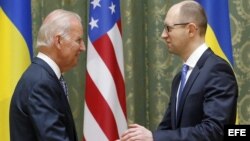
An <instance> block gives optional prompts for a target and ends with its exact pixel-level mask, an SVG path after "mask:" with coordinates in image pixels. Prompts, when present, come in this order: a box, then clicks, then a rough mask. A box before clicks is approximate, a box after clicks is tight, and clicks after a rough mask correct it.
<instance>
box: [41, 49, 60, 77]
mask: <svg viewBox="0 0 250 141" xmlns="http://www.w3.org/2000/svg"><path fill="white" fill-rule="evenodd" d="M37 57H38V58H40V59H42V60H44V61H45V62H46V63H47V64H48V65H49V66H50V67H51V68H52V70H53V71H54V72H55V74H56V76H57V78H58V79H59V78H60V77H61V71H60V69H59V67H58V65H57V64H56V63H55V62H54V61H53V60H52V59H51V58H49V56H47V55H46V54H44V53H42V52H39V53H38V54H37Z"/></svg>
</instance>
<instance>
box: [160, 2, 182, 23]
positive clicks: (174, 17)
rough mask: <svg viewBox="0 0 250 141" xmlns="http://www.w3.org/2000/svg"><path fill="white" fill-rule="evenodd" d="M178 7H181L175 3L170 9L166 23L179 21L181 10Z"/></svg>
mask: <svg viewBox="0 0 250 141" xmlns="http://www.w3.org/2000/svg"><path fill="white" fill-rule="evenodd" d="M178 7H179V6H178V5H174V6H173V7H171V8H170V9H169V11H168V12H167V14H166V17H165V20H164V23H165V24H172V23H175V22H178V21H179V17H180V15H179V13H180V10H179V8H178Z"/></svg>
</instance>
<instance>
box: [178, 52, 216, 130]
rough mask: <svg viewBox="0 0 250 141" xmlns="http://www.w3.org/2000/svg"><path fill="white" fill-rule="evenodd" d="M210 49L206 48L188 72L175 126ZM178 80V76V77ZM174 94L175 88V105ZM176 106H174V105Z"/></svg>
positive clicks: (209, 53)
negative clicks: (190, 71)
mask: <svg viewBox="0 0 250 141" xmlns="http://www.w3.org/2000/svg"><path fill="white" fill-rule="evenodd" d="M211 53H212V51H211V49H210V48H208V49H207V50H206V51H205V52H204V53H203V55H202V56H201V58H200V59H199V60H198V62H197V64H196V66H195V67H194V69H193V71H192V73H191V74H190V76H189V78H188V80H187V82H186V85H185V87H184V89H183V93H182V97H181V100H180V105H179V106H178V113H177V119H176V125H177V127H178V126H179V124H180V119H181V116H182V111H183V106H184V105H185V101H186V98H187V95H188V94H189V92H190V90H191V88H192V86H193V84H194V82H195V80H196V79H197V77H198V76H199V73H200V69H201V68H202V66H203V64H204V63H205V61H206V60H207V58H208V57H209V56H210V55H211ZM179 77H180V76H179ZM178 80H179V81H180V78H179V79H178ZM175 85H176V86H175V88H176V87H177V88H176V89H178V85H179V83H176V84H175ZM176 94H177V90H175V105H176ZM174 107H176V106H174Z"/></svg>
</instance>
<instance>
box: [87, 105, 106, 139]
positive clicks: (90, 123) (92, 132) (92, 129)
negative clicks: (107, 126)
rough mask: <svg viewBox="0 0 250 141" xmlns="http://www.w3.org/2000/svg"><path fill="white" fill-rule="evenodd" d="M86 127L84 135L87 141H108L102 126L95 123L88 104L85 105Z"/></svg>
mask: <svg viewBox="0 0 250 141" xmlns="http://www.w3.org/2000/svg"><path fill="white" fill-rule="evenodd" d="M84 106H85V109H84V123H83V125H84V127H83V135H84V137H85V139H86V141H108V138H107V137H106V135H105V134H104V133H103V131H102V129H101V128H100V126H99V125H98V124H97V122H96V121H95V119H94V117H93V115H92V114H91V113H90V111H89V108H88V106H87V104H86V103H85V104H84Z"/></svg>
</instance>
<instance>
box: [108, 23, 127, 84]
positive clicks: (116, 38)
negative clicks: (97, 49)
mask: <svg viewBox="0 0 250 141" xmlns="http://www.w3.org/2000/svg"><path fill="white" fill-rule="evenodd" d="M108 35H109V38H110V40H111V42H112V44H113V46H114V50H115V55H116V60H117V62H118V65H119V68H120V71H121V73H122V76H123V79H124V64H123V62H124V61H123V59H124V58H123V46H122V36H121V33H120V30H119V28H118V26H117V24H115V25H114V26H113V28H112V29H111V30H109V31H108Z"/></svg>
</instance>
